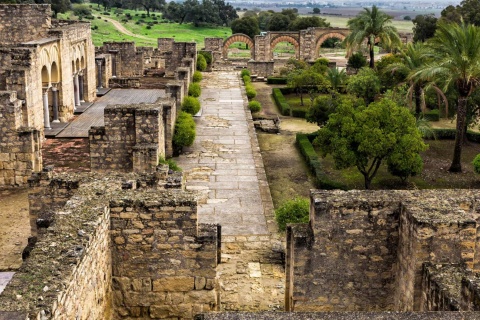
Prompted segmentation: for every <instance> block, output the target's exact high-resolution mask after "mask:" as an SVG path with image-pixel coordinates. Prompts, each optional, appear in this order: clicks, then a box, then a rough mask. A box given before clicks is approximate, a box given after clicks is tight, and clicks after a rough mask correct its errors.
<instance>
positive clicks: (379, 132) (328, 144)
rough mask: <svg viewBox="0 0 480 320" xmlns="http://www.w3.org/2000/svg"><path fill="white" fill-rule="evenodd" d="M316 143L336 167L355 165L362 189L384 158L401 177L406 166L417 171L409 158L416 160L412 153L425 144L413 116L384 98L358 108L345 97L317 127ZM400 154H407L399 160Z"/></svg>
mask: <svg viewBox="0 0 480 320" xmlns="http://www.w3.org/2000/svg"><path fill="white" fill-rule="evenodd" d="M315 144H316V145H317V146H318V147H319V148H320V152H321V153H322V155H323V156H326V155H327V154H331V155H332V157H333V160H334V162H335V167H336V168H337V169H345V168H349V167H353V166H354V167H356V168H357V169H358V171H360V173H361V174H362V175H363V177H364V179H365V189H369V188H370V185H371V182H372V179H373V178H374V177H375V175H376V174H377V172H378V168H380V165H381V164H382V162H383V161H387V163H389V164H391V166H392V167H391V169H392V170H391V171H393V172H395V173H401V176H402V177H405V175H406V174H407V173H406V172H407V171H408V170H410V172H411V173H413V172H415V173H416V172H418V164H416V163H413V164H412V163H410V161H413V162H416V161H417V160H418V157H416V156H415V154H419V153H420V152H421V151H423V150H425V149H426V148H427V146H426V145H425V143H424V142H423V139H422V136H421V134H420V132H419V131H418V129H417V128H416V124H415V117H414V116H413V115H412V114H411V113H410V112H409V111H408V109H406V108H403V107H399V106H398V105H396V104H395V103H394V102H393V101H391V100H387V99H383V100H381V101H379V102H374V103H372V104H370V105H369V106H368V107H359V108H354V106H353V104H352V103H351V102H348V101H347V102H345V103H342V104H340V105H339V106H338V107H337V111H336V112H335V113H333V114H331V115H330V118H329V120H328V122H327V124H326V125H325V127H324V128H322V129H320V131H319V135H318V137H317V138H316V139H315ZM399 155H408V156H407V157H406V158H405V159H404V160H402V161H399V160H398V156H399ZM410 155H411V156H410ZM405 168H407V169H405ZM407 176H408V175H407Z"/></svg>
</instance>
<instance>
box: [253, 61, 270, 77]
mask: <svg viewBox="0 0 480 320" xmlns="http://www.w3.org/2000/svg"><path fill="white" fill-rule="evenodd" d="M274 64H275V63H274V62H273V61H265V62H258V61H248V62H247V68H248V70H250V73H251V74H254V75H257V76H259V77H264V78H266V77H269V76H271V75H273V66H274Z"/></svg>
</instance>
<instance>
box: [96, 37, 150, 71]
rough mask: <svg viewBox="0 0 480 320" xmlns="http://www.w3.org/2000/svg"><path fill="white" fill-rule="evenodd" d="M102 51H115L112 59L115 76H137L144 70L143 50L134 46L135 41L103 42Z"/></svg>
mask: <svg viewBox="0 0 480 320" xmlns="http://www.w3.org/2000/svg"><path fill="white" fill-rule="evenodd" d="M100 50H101V52H102V53H112V52H113V53H115V59H112V63H113V64H114V66H113V68H114V69H115V70H116V73H114V75H115V76H117V77H139V76H142V75H143V70H144V59H145V58H144V52H143V51H141V50H139V51H137V48H136V47H135V42H104V43H103V46H102V47H101V48H100Z"/></svg>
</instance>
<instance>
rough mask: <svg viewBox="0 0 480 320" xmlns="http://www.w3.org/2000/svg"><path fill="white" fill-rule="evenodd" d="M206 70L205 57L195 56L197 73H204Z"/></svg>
mask: <svg viewBox="0 0 480 320" xmlns="http://www.w3.org/2000/svg"><path fill="white" fill-rule="evenodd" d="M206 69H207V61H206V60H205V57H204V56H202V55H201V54H199V55H198V56H197V70H198V71H205V70H206Z"/></svg>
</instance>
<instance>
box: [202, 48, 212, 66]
mask: <svg viewBox="0 0 480 320" xmlns="http://www.w3.org/2000/svg"><path fill="white" fill-rule="evenodd" d="M198 54H199V55H202V56H203V57H204V58H205V61H206V62H207V65H210V64H212V61H213V57H212V54H211V53H210V52H207V51H200V52H199V53H198Z"/></svg>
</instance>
